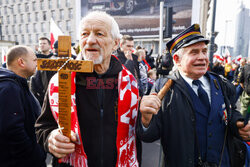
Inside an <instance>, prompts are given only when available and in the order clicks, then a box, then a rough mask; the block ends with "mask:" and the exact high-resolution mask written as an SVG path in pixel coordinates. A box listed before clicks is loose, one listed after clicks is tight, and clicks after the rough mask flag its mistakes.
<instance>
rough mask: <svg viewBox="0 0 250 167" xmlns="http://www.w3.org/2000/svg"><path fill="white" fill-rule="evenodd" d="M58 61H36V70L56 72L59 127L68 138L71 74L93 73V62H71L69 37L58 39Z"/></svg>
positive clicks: (69, 129)
mask: <svg viewBox="0 0 250 167" xmlns="http://www.w3.org/2000/svg"><path fill="white" fill-rule="evenodd" d="M58 57H59V59H38V60H37V69H38V70H44V71H58V82H59V83H58V85H59V89H58V93H59V126H60V128H62V133H63V135H65V136H68V137H70V133H71V72H85V73H91V72H93V62H92V61H83V60H71V38H70V36H59V37H58Z"/></svg>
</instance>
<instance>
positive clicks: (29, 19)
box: [27, 13, 31, 22]
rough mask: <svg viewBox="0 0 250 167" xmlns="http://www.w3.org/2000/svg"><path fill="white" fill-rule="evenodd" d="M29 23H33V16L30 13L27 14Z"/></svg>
mask: <svg viewBox="0 0 250 167" xmlns="http://www.w3.org/2000/svg"><path fill="white" fill-rule="evenodd" d="M27 18H28V22H31V15H30V13H28V14H27Z"/></svg>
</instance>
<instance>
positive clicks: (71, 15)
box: [69, 8, 73, 19]
mask: <svg viewBox="0 0 250 167" xmlns="http://www.w3.org/2000/svg"><path fill="white" fill-rule="evenodd" d="M69 18H70V19H72V18H73V9H72V8H71V9H69Z"/></svg>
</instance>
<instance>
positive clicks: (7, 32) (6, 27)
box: [5, 26, 9, 35]
mask: <svg viewBox="0 0 250 167" xmlns="http://www.w3.org/2000/svg"><path fill="white" fill-rule="evenodd" d="M5 32H6V35H8V34H9V29H8V26H5Z"/></svg>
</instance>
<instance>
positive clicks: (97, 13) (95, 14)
mask: <svg viewBox="0 0 250 167" xmlns="http://www.w3.org/2000/svg"><path fill="white" fill-rule="evenodd" d="M89 17H93V18H94V17H98V18H102V19H103V20H106V19H108V20H109V21H111V32H110V33H111V35H112V38H113V39H121V36H122V35H121V34H120V29H119V26H118V24H117V22H116V21H115V19H114V17H112V16H111V15H109V14H107V13H106V12H102V11H92V12H90V13H88V14H87V15H86V16H84V17H83V18H82V20H81V22H80V26H82V24H83V23H84V21H85V20H86V19H87V18H89ZM80 31H81V28H80Z"/></svg>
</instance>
